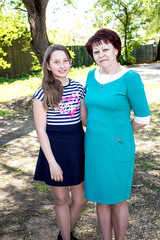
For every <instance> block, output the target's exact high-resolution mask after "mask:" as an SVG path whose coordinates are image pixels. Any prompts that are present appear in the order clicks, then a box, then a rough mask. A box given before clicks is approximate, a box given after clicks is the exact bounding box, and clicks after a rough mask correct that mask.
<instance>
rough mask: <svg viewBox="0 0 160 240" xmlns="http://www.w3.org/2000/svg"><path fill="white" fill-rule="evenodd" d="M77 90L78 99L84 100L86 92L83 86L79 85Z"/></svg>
mask: <svg viewBox="0 0 160 240" xmlns="http://www.w3.org/2000/svg"><path fill="white" fill-rule="evenodd" d="M78 88H79V93H80V99H84V97H85V95H86V92H85V89H84V87H83V85H82V84H80V83H79V84H78Z"/></svg>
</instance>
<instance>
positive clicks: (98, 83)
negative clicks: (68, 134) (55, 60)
mask: <svg viewBox="0 0 160 240" xmlns="http://www.w3.org/2000/svg"><path fill="white" fill-rule="evenodd" d="M85 49H86V51H87V52H88V54H89V55H90V56H91V57H92V58H93V59H94V60H95V62H96V63H97V64H98V65H99V67H100V68H97V69H95V70H92V71H90V72H89V74H88V77H87V82H86V96H85V104H86V107H87V110H88V116H87V126H86V135H85V198H86V199H87V200H89V201H93V202H96V203H97V216H98V220H99V225H100V229H101V232H102V237H103V239H104V240H111V239H112V228H113V229H114V234H115V239H116V240H122V239H124V238H125V234H126V229H127V225H128V217H129V213H128V206H127V201H126V200H127V199H129V198H130V192H131V185H132V178H133V169H134V156H135V142H134V131H136V130H139V129H141V128H143V127H144V126H146V124H148V123H149V119H150V111H149V107H148V104H147V100H146V96H145V92H144V88H143V83H142V81H141V78H140V76H139V74H137V73H136V72H134V71H133V70H129V69H127V68H124V67H123V66H121V65H120V64H119V63H118V60H119V58H120V55H121V40H120V38H119V36H118V35H117V33H116V32H114V31H112V30H109V29H100V30H99V31H97V32H96V33H95V35H94V36H92V37H91V38H90V39H89V40H88V42H87V43H86V45H85ZM132 109H133V112H134V115H135V117H134V119H133V120H132V121H131V119H130V112H131V110H132Z"/></svg>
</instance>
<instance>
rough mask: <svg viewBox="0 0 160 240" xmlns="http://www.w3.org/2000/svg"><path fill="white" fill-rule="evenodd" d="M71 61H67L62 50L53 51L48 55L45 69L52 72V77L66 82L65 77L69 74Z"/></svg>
mask: <svg viewBox="0 0 160 240" xmlns="http://www.w3.org/2000/svg"><path fill="white" fill-rule="evenodd" d="M71 63H72V59H69V58H68V56H67V55H66V53H65V52H64V51H62V50H55V51H54V52H52V53H51V55H50V60H49V64H47V68H48V70H49V71H52V74H53V76H54V77H55V78H56V79H58V80H60V81H63V80H66V76H67V74H68V73H69V70H70V67H71Z"/></svg>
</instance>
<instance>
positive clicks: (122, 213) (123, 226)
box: [112, 201, 129, 240]
mask: <svg viewBox="0 0 160 240" xmlns="http://www.w3.org/2000/svg"><path fill="white" fill-rule="evenodd" d="M128 218H129V212H128V205H127V201H124V202H121V203H118V204H114V205H112V225H113V229H114V233H115V239H116V240H124V239H125V235H126V231H127V226H128Z"/></svg>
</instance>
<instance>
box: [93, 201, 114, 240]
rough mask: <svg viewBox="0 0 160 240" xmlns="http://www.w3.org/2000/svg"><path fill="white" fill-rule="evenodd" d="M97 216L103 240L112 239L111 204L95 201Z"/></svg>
mask: <svg viewBox="0 0 160 240" xmlns="http://www.w3.org/2000/svg"><path fill="white" fill-rule="evenodd" d="M96 207H97V217H98V221H99V226H100V230H101V233H102V238H103V240H112V220H111V210H112V209H111V205H104V204H100V203H97V206H96Z"/></svg>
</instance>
